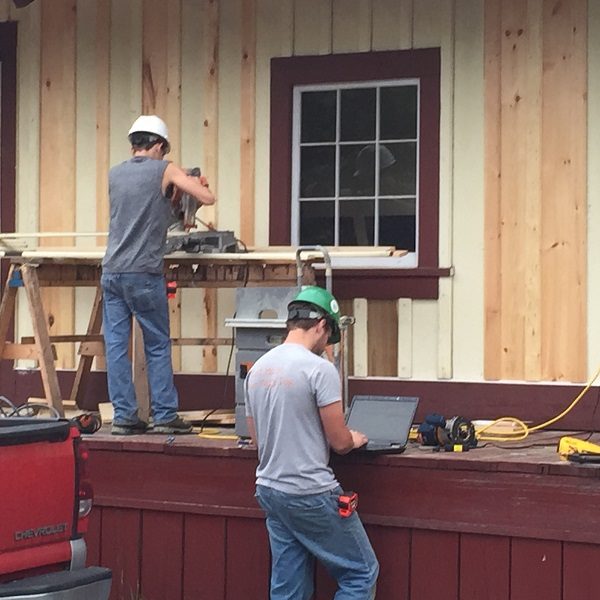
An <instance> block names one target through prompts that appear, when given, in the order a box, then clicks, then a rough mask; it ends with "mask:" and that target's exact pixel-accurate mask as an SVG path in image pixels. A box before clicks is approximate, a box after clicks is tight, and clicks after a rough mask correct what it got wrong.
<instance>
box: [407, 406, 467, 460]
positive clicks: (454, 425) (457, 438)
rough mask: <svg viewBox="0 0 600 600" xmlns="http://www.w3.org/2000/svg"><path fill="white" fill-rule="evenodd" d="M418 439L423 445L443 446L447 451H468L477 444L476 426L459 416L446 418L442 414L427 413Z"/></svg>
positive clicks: (418, 432)
mask: <svg viewBox="0 0 600 600" xmlns="http://www.w3.org/2000/svg"><path fill="white" fill-rule="evenodd" d="M417 439H418V441H419V442H420V443H421V444H423V446H435V447H437V448H443V449H444V450H445V451H446V452H467V451H468V450H470V449H471V448H475V447H476V446H477V438H476V437H475V426H474V425H473V423H471V421H469V420H468V419H465V418H464V417H459V416H455V417H452V418H451V419H448V420H446V419H445V418H444V417H443V416H442V415H438V414H431V415H427V416H426V417H425V421H424V422H423V423H421V425H419V428H418V430H417Z"/></svg>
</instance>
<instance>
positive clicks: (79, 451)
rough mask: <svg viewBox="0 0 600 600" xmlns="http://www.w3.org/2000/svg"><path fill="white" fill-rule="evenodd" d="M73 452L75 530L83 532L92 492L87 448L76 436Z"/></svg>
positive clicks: (89, 510)
mask: <svg viewBox="0 0 600 600" xmlns="http://www.w3.org/2000/svg"><path fill="white" fill-rule="evenodd" d="M75 454H76V457H77V480H78V485H79V489H78V502H79V507H78V510H77V532H78V533H85V532H86V530H87V517H88V516H89V514H90V512H91V510H92V504H93V500H94V493H93V489H92V484H91V483H90V481H89V471H88V460H89V456H90V454H89V450H88V447H87V444H86V443H85V442H82V441H81V438H77V439H76V441H75Z"/></svg>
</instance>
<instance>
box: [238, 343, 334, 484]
mask: <svg viewBox="0 0 600 600" xmlns="http://www.w3.org/2000/svg"><path fill="white" fill-rule="evenodd" d="M340 400H341V384H340V377H339V374H338V372H337V371H336V369H335V367H334V366H333V365H332V364H331V363H330V362H329V361H327V360H325V359H323V358H321V357H320V356H317V355H315V354H313V353H312V352H311V351H310V350H308V349H307V348H305V347H304V346H302V345H300V344H293V343H287V342H286V343H284V344H281V345H280V346H277V347H275V348H273V349H272V350H270V351H269V352H267V353H266V354H265V355H263V356H262V357H261V358H259V359H258V360H257V361H256V363H255V364H254V365H253V366H252V369H251V370H250V372H249V374H248V376H247V378H246V414H247V415H248V416H250V417H252V418H253V419H254V425H255V427H256V437H257V440H256V442H257V444H258V459H259V464H258V468H257V470H256V483H257V484H258V485H264V486H267V487H271V488H274V489H276V490H279V491H281V492H285V493H288V494H302V495H304V494H318V493H322V492H326V491H328V490H331V489H333V488H335V487H337V485H338V483H337V481H336V479H335V476H334V474H333V471H332V470H331V468H330V467H329V465H328V463H329V444H328V443H327V439H326V437H325V433H324V431H323V426H322V424H321V419H320V416H319V408H321V407H323V406H327V405H328V404H332V403H333V402H338V401H340Z"/></svg>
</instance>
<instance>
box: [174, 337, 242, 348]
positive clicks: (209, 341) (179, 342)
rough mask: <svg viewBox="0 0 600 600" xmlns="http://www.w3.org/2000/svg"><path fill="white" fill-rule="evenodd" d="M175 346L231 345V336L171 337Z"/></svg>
mask: <svg viewBox="0 0 600 600" xmlns="http://www.w3.org/2000/svg"><path fill="white" fill-rule="evenodd" d="M171 344H173V346H231V345H232V344H233V340H232V339H231V338H222V337H220V338H171Z"/></svg>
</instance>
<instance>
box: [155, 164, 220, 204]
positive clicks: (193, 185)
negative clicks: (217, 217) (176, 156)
mask: <svg viewBox="0 0 600 600" xmlns="http://www.w3.org/2000/svg"><path fill="white" fill-rule="evenodd" d="M203 182H204V183H203ZM170 184H173V185H175V186H176V187H177V188H178V189H179V190H181V191H182V192H185V193H186V194H189V195H190V196H193V197H194V198H196V200H197V201H198V202H199V203H200V204H214V203H215V200H216V199H215V196H214V194H213V193H212V192H211V191H210V189H209V188H208V184H207V183H206V178H204V177H202V178H198V177H190V176H189V175H188V174H187V173H186V172H185V171H184V170H183V169H182V168H181V167H178V166H177V165H175V164H173V163H169V164H168V165H167V168H166V169H165V173H164V175H163V181H162V188H163V192H164V191H165V190H166V189H167V187H168V186H169V185H170Z"/></svg>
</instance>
